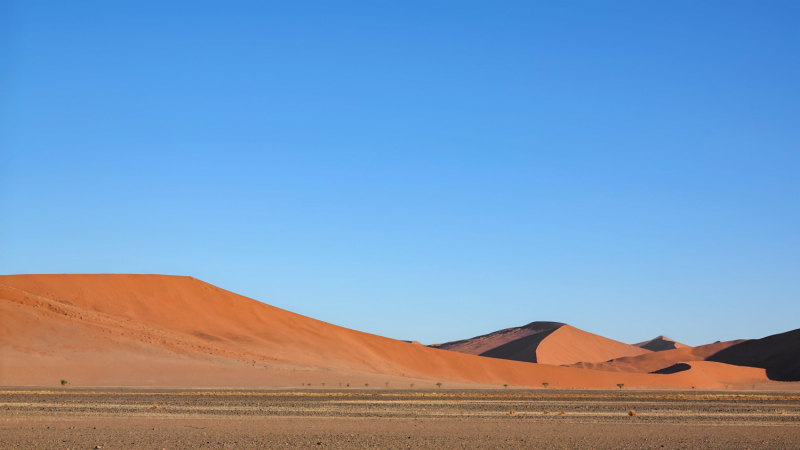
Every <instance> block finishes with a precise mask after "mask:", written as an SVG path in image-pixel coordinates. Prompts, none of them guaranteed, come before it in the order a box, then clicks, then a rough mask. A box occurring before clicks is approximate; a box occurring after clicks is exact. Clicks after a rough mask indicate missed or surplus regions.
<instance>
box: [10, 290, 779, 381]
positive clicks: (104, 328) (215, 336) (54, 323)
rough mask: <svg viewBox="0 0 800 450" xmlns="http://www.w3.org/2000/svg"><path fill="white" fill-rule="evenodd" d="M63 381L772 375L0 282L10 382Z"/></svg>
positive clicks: (163, 294)
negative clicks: (472, 343) (669, 370)
mask: <svg viewBox="0 0 800 450" xmlns="http://www.w3.org/2000/svg"><path fill="white" fill-rule="evenodd" d="M568 331H569V329H568ZM708 364H716V365H718V366H713V365H712V366H708ZM708 367H714V369H713V370H712V369H709V368H708ZM60 379H68V380H69V381H70V382H71V383H72V384H73V385H83V386H112V385H113V386H205V387H281V386H297V387H299V386H300V385H301V382H302V383H303V384H307V383H314V385H315V386H318V385H319V384H320V383H323V382H327V383H328V384H329V386H333V385H334V383H340V382H352V383H356V382H358V383H365V382H366V383H373V385H374V383H378V382H380V383H381V384H383V383H385V382H389V383H392V384H400V383H403V384H405V383H413V382H415V381H419V380H424V381H427V382H430V383H431V384H432V383H433V382H434V381H441V382H445V383H449V384H450V385H458V384H460V385H465V386H466V385H483V386H488V385H494V386H499V385H502V384H509V385H513V386H541V384H542V383H545V382H546V383H549V384H550V386H552V387H565V388H615V387H616V385H617V384H619V383H624V384H625V385H626V386H630V387H644V388H686V387H688V386H691V385H696V386H702V387H706V388H711V389H714V388H720V387H721V386H723V385H724V383H726V381H725V380H728V379H731V380H747V383H748V384H751V383H752V384H755V383H767V382H768V381H767V379H766V375H765V371H764V370H763V369H752V368H748V367H735V366H729V365H726V364H721V363H706V365H700V366H697V367H695V366H694V365H693V366H692V368H691V369H690V370H687V371H683V372H680V373H676V374H671V375H652V374H640V373H613V372H608V371H594V370H586V369H580V368H567V367H558V366H553V365H545V364H530V363H525V362H517V361H507V360H500V359H493V358H485V357H480V356H475V355H469V354H464V353H458V352H452V351H446V350H439V349H434V348H429V347H424V346H421V345H415V344H410V343H406V342H403V341H398V340H394V339H389V338H385V337H381V336H376V335H371V334H368V333H362V332H358V331H355V330H349V329H346V328H342V327H338V326H336V325H331V324H328V323H325V322H321V321H318V320H315V319H311V318H308V317H305V316H301V315H298V314H294V313H291V312H289V311H285V310H282V309H279V308H275V307H273V306H270V305H266V304H264V303H261V302H258V301H255V300H253V299H249V298H246V297H243V296H240V295H237V294H234V293H232V292H229V291H226V290H224V289H220V288H218V287H216V286H213V285H210V284H208V283H205V282H202V281H200V280H196V279H194V278H191V277H177V276H165V275H7V276H0V384H2V385H7V386H8V385H38V386H46V385H54V384H57V383H58V381H59V380H60Z"/></svg>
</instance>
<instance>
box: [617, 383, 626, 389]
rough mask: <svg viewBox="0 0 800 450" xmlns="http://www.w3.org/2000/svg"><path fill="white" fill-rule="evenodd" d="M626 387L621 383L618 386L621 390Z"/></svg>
mask: <svg viewBox="0 0 800 450" xmlns="http://www.w3.org/2000/svg"><path fill="white" fill-rule="evenodd" d="M624 386H625V383H619V384H617V387H619V388H620V389H622V388H623V387H624Z"/></svg>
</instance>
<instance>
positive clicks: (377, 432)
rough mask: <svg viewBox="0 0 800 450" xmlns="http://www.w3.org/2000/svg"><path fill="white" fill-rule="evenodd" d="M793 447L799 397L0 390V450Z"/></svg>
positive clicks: (799, 440) (799, 431)
mask: <svg viewBox="0 0 800 450" xmlns="http://www.w3.org/2000/svg"><path fill="white" fill-rule="evenodd" d="M98 448H100V449H140V448H141V449H162V448H163V449H234V448H235V449H262V448H267V449H269V448H335V449H349V448H389V449H395V448H397V449H400V448H402V449H406V448H420V449H472V448H474V449H478V448H481V449H483V448H489V449H495V448H496V449H517V448H520V449H576V448H579V449H584V448H586V449H590V448H591V449H617V448H626V449H662V448H666V449H692V448H713V449H762V448H763V449H798V448H800V393H792V392H758V393H753V392H729V391H722V392H720V391H714V392H696V391H628V390H620V391H581V390H543V389H536V390H512V389H508V390H485V391H481V390H448V389H441V390H433V391H432V390H399V389H398V390H392V389H380V390H379V389H361V390H355V389H353V390H349V389H328V390H325V389H318V390H293V391H286V390H276V391H267V390H263V391H252V390H251V391H240V390H179V389H175V390H166V389H146V390H145V389H107V388H103V389H73V388H66V389H52V390H39V389H36V390H34V389H24V388H19V389H4V390H0V449H98Z"/></svg>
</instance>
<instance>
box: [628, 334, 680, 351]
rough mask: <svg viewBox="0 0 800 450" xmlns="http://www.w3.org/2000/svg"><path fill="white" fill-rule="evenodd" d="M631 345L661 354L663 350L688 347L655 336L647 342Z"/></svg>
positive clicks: (663, 337) (664, 337)
mask: <svg viewBox="0 0 800 450" xmlns="http://www.w3.org/2000/svg"><path fill="white" fill-rule="evenodd" d="M633 345H635V346H637V347H641V348H644V349H647V350H650V351H651V352H663V351H664V350H672V349H676V348H684V347H688V345H686V344H681V343H680V342H675V341H673V340H672V339H670V338H668V337H666V336H656V337H655V338H653V339H650V340H649V341H644V342H639V343H638V344H633Z"/></svg>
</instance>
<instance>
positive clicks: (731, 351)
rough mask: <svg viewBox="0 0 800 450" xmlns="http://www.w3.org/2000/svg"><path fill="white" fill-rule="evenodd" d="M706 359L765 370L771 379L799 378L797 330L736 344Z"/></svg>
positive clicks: (793, 379)
mask: <svg viewBox="0 0 800 450" xmlns="http://www.w3.org/2000/svg"><path fill="white" fill-rule="evenodd" d="M708 360H709V361H718V362H723V363H727V364H734V365H737V366H748V367H758V368H761V369H766V371H767V376H768V377H769V378H770V379H772V380H777V381H800V329H797V330H793V331H787V332H786V333H781V334H775V335H772V336H767V337H765V338H761V339H754V340H749V341H744V342H741V343H738V344H736V345H733V346H730V347H728V348H726V349H724V350H722V351H720V352H719V353H716V354H714V355H712V356H710V357H709V358H708Z"/></svg>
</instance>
